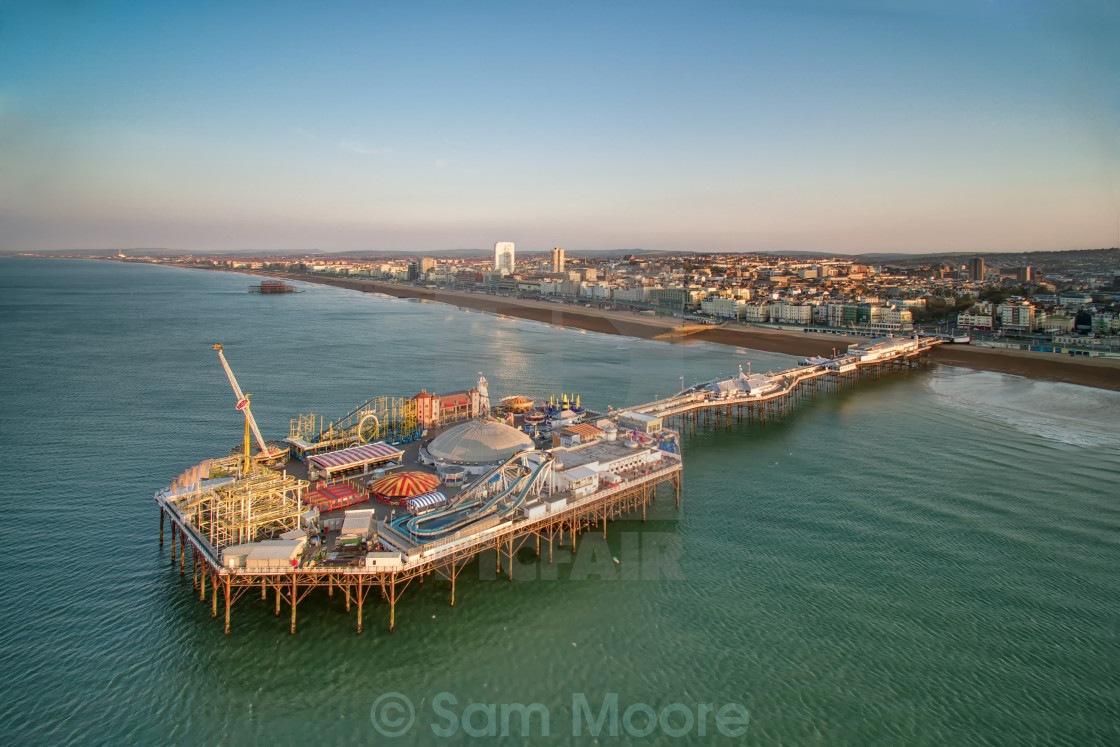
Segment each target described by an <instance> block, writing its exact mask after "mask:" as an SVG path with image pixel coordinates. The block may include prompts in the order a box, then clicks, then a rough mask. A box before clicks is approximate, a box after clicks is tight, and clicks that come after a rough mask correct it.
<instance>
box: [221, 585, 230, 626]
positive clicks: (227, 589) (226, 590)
mask: <svg viewBox="0 0 1120 747" xmlns="http://www.w3.org/2000/svg"><path fill="white" fill-rule="evenodd" d="M222 588H223V589H224V590H225V595H226V635H229V604H230V602H229V579H226V580H225V581H224V582H223V583H222Z"/></svg>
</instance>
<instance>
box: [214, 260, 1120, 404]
mask: <svg viewBox="0 0 1120 747" xmlns="http://www.w3.org/2000/svg"><path fill="white" fill-rule="evenodd" d="M196 269H205V270H215V268H209V267H199V268H196ZM215 271H218V272H237V273H241V274H245V275H258V276H266V277H276V278H284V279H288V280H298V281H302V282H306V283H314V284H316V285H329V286H333V287H336V288H346V289H348V290H355V291H360V292H364V293H382V294H384V295H387V296H393V297H395V298H418V299H424V300H429V301H435V302H437V303H444V304H448V305H452V306H462V307H466V308H470V309H476V310H478V311H487V312H491V313H494V314H504V315H506V316H513V317H517V318H519V319H528V320H530V321H535V322H544V323H545V324H554V325H557V326H563V327H575V328H577V329H586V330H588V331H589V332H600V333H602V334H608V335H622V336H625V337H637V338H641V339H644V340H653V339H657V340H659V341H661V342H665V343H668V344H670V345H688V344H691V343H692V342H694V341H696V342H714V343H717V344H720V345H730V346H734V347H740V348H748V349H752V350H758V351H761V352H767V353H783V354H785V355H793V356H800V357H807V356H816V355H830V354H832V352H833V349H834V348H835V349H837V350H842V349H846V348H847V346H848V345H849V344H851V343H853V342H863V341H866V340H867V339H868V338H865V337H854V336H850V335H831V334H819V333H812V332H790V331H787V330H777V329H763V328H757V327H738V326H725V327H712V328H710V329H706V330H703V331H700V332H696V331H693V330H691V329H689V330H688V332H687V333H685V332H683V331H682V330H681V328H682V327H685V326H686V323H685V322H684V320H683V319H677V318H675V317H649V316H643V315H640V314H637V313H635V312H628V311H605V310H603V309H597V308H587V307H586V306H577V305H575V304H570V303H553V302H550V301H537V300H533V299H522V298H509V297H505V296H491V295H489V294H484V293H470V292H466V291H452V290H446V289H434V290H433V289H429V288H418V287H415V286H409V285H396V284H393V283H383V282H379V281H376V280H351V279H348V278H328V277H323V276H320V275H303V274H293V273H280V272H267V271H261V270H230V269H221V270H215ZM931 360H932V361H933V362H934V363H940V364H942V365H946V366H956V367H960V368H971V369H974V370H978V371H992V372H996V373H1004V374H1010V375H1013V376H1022V377H1023V378H1027V379H1034V380H1038V381H1054V382H1061V383H1066V384H1077V385H1080V386H1087V387H1092V388H1094V389H1106V390H1110V391H1120V359H1117V358H1079V359H1077V360H1067V359H1065V358H1062V357H1060V356H1058V355H1056V354H1054V353H1037V352H1032V351H1025V350H1000V349H994V348H981V347H971V346H966V345H938V346H937V347H935V348H934V349H933V351H932V353H931Z"/></svg>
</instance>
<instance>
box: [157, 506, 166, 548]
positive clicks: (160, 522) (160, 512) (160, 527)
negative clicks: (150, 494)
mask: <svg viewBox="0 0 1120 747" xmlns="http://www.w3.org/2000/svg"><path fill="white" fill-rule="evenodd" d="M165 515H166V513H165V512H164V510H163V506H160V508H159V546H160V547H163V520H164V518H165Z"/></svg>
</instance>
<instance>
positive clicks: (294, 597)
mask: <svg viewBox="0 0 1120 747" xmlns="http://www.w3.org/2000/svg"><path fill="white" fill-rule="evenodd" d="M298 591H299V590H298V587H296V576H295V574H294V573H293V574H292V635H295V634H296V604H297V602H298V601H299V597H298V596H297V593H298Z"/></svg>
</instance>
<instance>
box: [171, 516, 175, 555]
mask: <svg viewBox="0 0 1120 747" xmlns="http://www.w3.org/2000/svg"><path fill="white" fill-rule="evenodd" d="M171 565H175V522H171Z"/></svg>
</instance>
